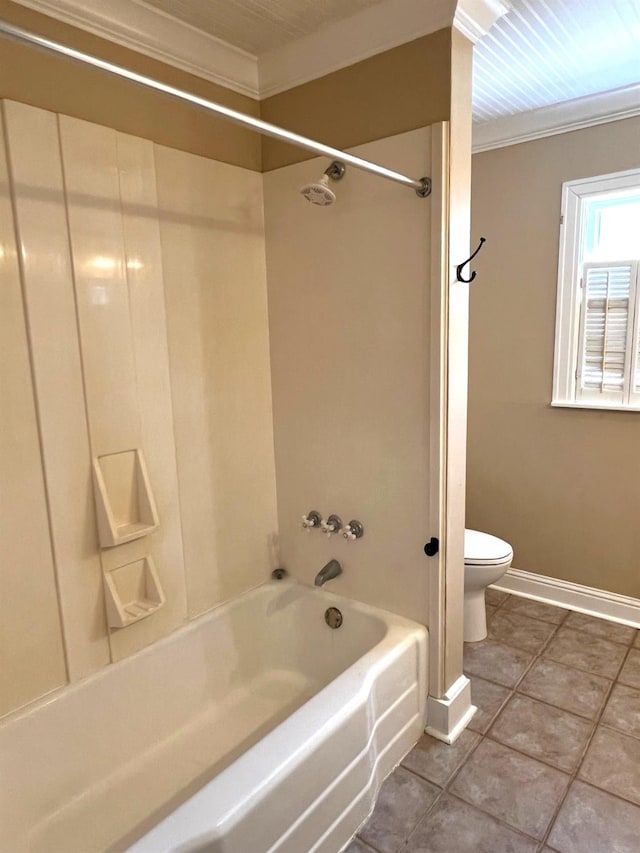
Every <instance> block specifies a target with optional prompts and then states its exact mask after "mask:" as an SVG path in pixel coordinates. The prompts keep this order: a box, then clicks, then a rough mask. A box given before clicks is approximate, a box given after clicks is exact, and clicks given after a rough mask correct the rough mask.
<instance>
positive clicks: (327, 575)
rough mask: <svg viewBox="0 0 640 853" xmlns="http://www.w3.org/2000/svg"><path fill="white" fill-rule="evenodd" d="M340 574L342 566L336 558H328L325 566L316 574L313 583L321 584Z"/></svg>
mask: <svg viewBox="0 0 640 853" xmlns="http://www.w3.org/2000/svg"><path fill="white" fill-rule="evenodd" d="M341 574H342V566H341V565H340V563H339V562H338V561H337V560H329V562H328V563H327V565H326V566H323V567H322V568H321V569H320V571H319V572H318V574H317V575H316V579H315V585H316V586H322V584H324V583H326V582H327V581H330V580H333V578H337V577H338V575H341Z"/></svg>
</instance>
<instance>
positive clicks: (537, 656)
mask: <svg viewBox="0 0 640 853" xmlns="http://www.w3.org/2000/svg"><path fill="white" fill-rule="evenodd" d="M516 597H517V596H516ZM510 598H511V595H510V596H508V597H507V598H505V599H504V600H503V601H502V602H501V603H500V604H499V605H496V606H495V607H496V610H495V611H494V614H493V615H495V613H496V612H497V611H498V610H500V609H501V608H503V607H504V605H505V604H506V602H507V601H508V600H509V599H510ZM549 606H554V605H549ZM559 609H564V608H559ZM507 612H513V613H514V615H516V614H517V611H508V610H507ZM570 612H571V611H570V610H567V612H566V613H565V614H564V616H563V618H562V619H561V620H560V622H558V623H551V622H545V620H544V619H536V617H533V616H528V615H527V614H517V615H519V616H522V617H524V618H526V619H534V620H535V621H537V622H542V623H544V624H546V625H550V626H552V627H553V630H552V631H551V633H550V634H549V636H548V637H547V639H546V640H545V641H544V643H543V644H542V645H541V646H540V648H539V649H538V650H537V651H536V652H531V651H530V650H527V649H521V648H519V647H518V646H513V645H511V644H510V643H504V642H502V640H496V639H493V638H491V639H492V641H493V642H495V643H499V644H500V645H503V646H506V647H508V648H510V649H513V650H514V651H518V652H523V653H525V654H530V655H532V659H531V661H530V663H529V664H528V665H527V666H526V667H525V669H524V670H523V672H522V674H521V675H520V677H519V678H518V679H517V680H516V682H515V684H514V685H513V686H508V685H505V684H500V683H499V682H497V681H494V680H492V679H491V678H487V677H486V676H484V675H478V676H475V677H477V678H481V679H483V680H484V681H487V682H489V683H490V684H494V685H496V686H498V687H501V688H502V689H503V690H507V691H508V695H507V697H506V698H505V700H504V701H503V702H502V704H501V705H500V707H499V709H498V710H497V711H496V713H495V714H494V716H493V718H492V719H491V721H490V723H489V725H488V726H487V729H486V731H485V732H484V733H481V732H476V731H473V729H468V731H469V732H470V733H471V734H473V735H474V736H476V737H477V738H478V740H477V743H475V744H474V745H473V746H472V747H471V749H469V751H468V752H467V753H466V755H465V756H464V757H463V758H462V760H461V761H460V763H459V764H458V766H457V767H456V768H455V769H454V770H453V772H452V773H451V774H450V776H449V777H448V778H447V780H446V782H445V783H444V784H439V783H437V782H433V781H432V780H431V779H427V778H425V777H424V776H421V775H420V774H419V773H417V772H416V771H414V770H412V769H411V768H409V767H406V766H405V765H403V764H401V765H400V766H402V768H403V770H405V771H406V772H408V773H410V774H411V775H412V776H414V777H415V778H416V779H419V780H420V781H422V782H426V783H428V784H429V785H433V786H434V787H436V788H438V789H439V791H438V794H437V795H436V797H435V799H434V800H433V802H432V803H431V804H430V805H429V807H428V808H427V809H426V811H425V812H424V813H423V814H422V815H421V817H420V818H419V820H418V821H417V823H416V824H415V826H414V827H413V828H412V829H411V831H410V832H409V834H408V835H407V836H406V838H405V839H404V840H403V841H402V843H401V846H400V847H399V848H398V849H399V851H406V849H407V845H408V843H409V841H410V840H411V838H412V837H413V836H414V834H415V833H416V832H417V830H418V828H419V826H420V825H421V824H422V823H423V822H424V821H425V820H426V819H427V818H428V816H429V815H430V814H431V812H432V811H433V810H434V809H435V808H436V806H437V805H438V803H439V802H440V800H441V799H442V797H443V796H445V794H446V795H448V796H450V797H453V798H455V799H457V800H459V801H460V802H461V803H464V804H465V805H467V806H469V807H470V808H474V809H476V810H477V811H479V812H480V813H481V814H484V815H486V816H488V817H490V818H491V819H492V820H494V821H496V822H497V823H499V824H501V825H502V826H504V827H506V828H508V829H509V830H511V831H512V832H516V833H518V834H519V835H521V836H522V837H524V838H527V839H530V840H532V841H533V842H535V843H536V844H537V845H538V847H537V853H541V851H542V850H543V848H544V847H545V845H548V838H549V836H550V834H551V832H552V830H553V827H554V825H555V822H556V820H557V817H558V815H559V813H560V810H561V809H562V807H563V805H564V803H565V801H566V798H567V796H568V794H569V791H570V790H571V787H572V785H573V783H574V781H575V780H576V779H577V778H578V773H579V772H580V769H581V767H582V764H583V762H584V759H585V757H586V754H587V752H588V750H589V747H590V746H591V743H592V741H593V738H594V736H595V733H596V731H597V729H598V726H599V725H601V720H602V716H603V715H604V712H605V709H606V707H607V703H608V701H609V699H610V697H611V693H612V691H613V689H614V687H615V685H616V684H618V683H621V682H619V681H618V679H619V677H620V673H621V671H622V669H623V667H624V665H625V664H626V662H627V660H628V658H629V656H630V653H631V651H632V650H634V649H636V650H638V647H636V646H634V640H635V638H636V636H637V635H635V634H634V635H633V637H632V639H631V642H630V643H629V644H622V643H617V641H615V640H609V642H613V643H616V645H623V646H626V649H627V651H626V654H625V655H624V657H623V659H622V661H621V663H620V664H619V666H618V668H617V671H616V675H615V677H614V678H613V679H612V678H609V677H607V676H603V675H600V674H599V673H593V672H591V671H590V670H583V669H580V668H579V667H576V666H571V665H568V664H566V663H563V662H562V661H554V660H553V659H552V658H546V660H549V661H551V662H552V663H556V664H558V665H560V666H565V667H567V668H568V669H571V670H573V671H574V672H577V673H580V674H584V675H597V676H598V677H599V678H603V679H604V680H605V681H607V682H609V684H608V685H607V690H606V692H605V695H604V698H603V700H602V703H601V705H600V709H599V710H598V711H597V712H596V714H595V715H594V717H593V718H592V719H589V718H588V717H583V716H581V715H580V714H576V713H574V712H572V711H567V710H566V709H564V708H559V707H558V706H557V705H553V704H552V703H551V702H547V701H545V700H544V699H538V698H537V697H534V696H528V694H526V693H524V692H521V691H520V690H519V688H520V686H521V684H522V682H523V681H524V679H525V678H526V677H527V675H528V674H529V672H530V670H531V669H532V667H533V666H535V664H536V663H537V662H538V661H539V660H541V659H542V656H543V654H544V652H545V650H546V649H547V647H548V646H549V644H550V643H551V642H552V640H553V639H554V638H555V636H556V635H557V633H558V630H559V629H560V628H561V627H562V626H563V624H564V623H565V622H566V620H567V618H568V616H569V614H570ZM491 618H492V617H491ZM572 630H576V631H577V632H578V633H581V634H587V635H588V636H591V637H594V636H595V635H593V634H589V632H588V631H582V630H580V629H572ZM596 638H597V639H608V638H606V637H602V638H600V637H596ZM625 686H628V687H631V685H625ZM631 689H634V688H631ZM515 695H521V696H524V697H526V698H528V699H530V700H531V701H534V702H538V703H539V704H542V705H546V706H547V707H550V708H554V709H555V710H556V711H560V712H562V713H566V714H569V715H570V716H573V717H575V718H576V719H578V720H580V721H582V722H584V723H587V724H590V725H591V730H590V732H589V734H588V737H587V738H586V740H585V744H584V746H583V748H582V750H581V752H580V754H579V757H578V759H577V761H576V764H575V767H574V769H573V770H572V771H567V770H565V769H562V768H560V767H557V766H556V765H554V764H550V763H549V762H548V761H545V760H544V759H542V758H539V757H538V756H534V755H530V754H529V753H526V752H522V751H521V750H520V749H518V748H516V747H513V746H511V745H508V744H504V743H502V742H501V741H498V740H496V739H495V738H493V737H492V736H491V734H490V732H491V730H492V728H493V726H494V725H495V723H496V721H497V720H498V718H499V717H500V716H501V715H502V713H503V711H504V710H505V708H506V706H507V705H508V703H509V702H510V701H511V700H512V699H513V697H514V696H515ZM605 727H606V728H607V729H610V730H611V731H615V732H617V733H618V734H622V735H626V734H627V733H625V732H619V730H618V729H612V728H611V727H609V726H605ZM628 736H629V737H634V735H628ZM486 738H489V740H490V741H491V742H492V743H497V744H499V745H500V746H502V747H503V748H505V749H510V750H512V751H513V752H516V753H518V754H519V755H522V756H523V757H525V758H528V759H530V760H533V761H537V762H539V763H540V764H543V765H545V766H546V767H549V768H551V769H553V770H555V771H556V772H558V773H562V774H563V775H564V776H565V777H567V780H568V781H567V787H566V789H565V792H564V794H563V796H562V797H561V798H560V800H559V802H558V805H557V807H556V808H555V810H554V811H553V814H552V816H551V818H550V820H549V825H548V827H547V829H546V832H545V834H544V835H543V838H542V839H539V838H535V837H534V836H532V835H529V834H528V833H526V832H524V831H523V830H522V829H520V828H519V827H516V826H514V825H512V824H510V823H508V822H507V821H505V820H504V819H502V818H500V817H497V816H496V815H494V814H491V812H489V811H486V810H485V809H484V808H483V807H481V806H479V805H477V804H475V803H470V802H467V801H466V800H464V799H463V798H462V797H461V796H459V795H458V794H455V793H453V792H452V791H451V787H452V785H453V784H454V783H455V781H456V780H457V778H458V776H459V775H460V773H461V772H462V770H463V768H464V767H465V766H466V765H467V763H468V762H469V761H470V760H471V758H472V756H473V755H474V753H475V752H476V750H477V749H478V748H479V747H480V745H481V744H482V743H483V741H484V740H485V739H486ZM580 781H581V782H584V784H586V785H589V786H590V787H592V788H594V789H595V790H597V791H602V792H604V793H605V794H608V795H609V796H612V797H615V798H616V799H619V800H621V801H623V802H627V803H630V804H631V805H635V806H636V807H637V806H638V804H637V803H633V802H632V801H631V800H626V799H625V798H624V797H621V796H619V795H617V794H613V793H611V792H610V791H606V790H605V789H604V788H599V787H598V786H597V785H595V784H594V783H593V782H589V781H588V780H586V779H581V780H580ZM356 837H357V838H358V840H359V841H361V842H362V844H364V845H365V847H366V848H367V849H370V850H372V851H373V853H381V851H380V850H379V849H378V848H377V847H375V846H374V845H373V844H371V842H368V841H365V839H364V838H362V836H360V835H359V834H358V835H357V836H356Z"/></svg>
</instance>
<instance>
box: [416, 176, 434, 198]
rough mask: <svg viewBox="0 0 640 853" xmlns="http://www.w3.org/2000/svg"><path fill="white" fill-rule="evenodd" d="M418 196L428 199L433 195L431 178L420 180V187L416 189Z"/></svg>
mask: <svg viewBox="0 0 640 853" xmlns="http://www.w3.org/2000/svg"><path fill="white" fill-rule="evenodd" d="M416 195H417V196H419V197H420V198H427V196H430V195H431V178H420V186H419V187H416Z"/></svg>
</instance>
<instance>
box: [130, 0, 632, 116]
mask: <svg viewBox="0 0 640 853" xmlns="http://www.w3.org/2000/svg"><path fill="white" fill-rule="evenodd" d="M422 2H423V3H430V4H433V5H436V2H437V0H422ZM134 3H137V4H138V5H144V6H147V7H149V8H152V9H155V10H156V11H160V12H161V13H163V14H164V15H169V16H171V17H173V18H177V19H179V20H180V21H182V22H184V23H186V24H188V25H189V26H191V27H194V28H196V29H198V30H200V31H201V32H204V33H207V34H208V35H211V36H215V37H216V38H218V39H221V40H222V41H224V42H227V43H228V44H231V45H234V46H235V47H238V48H241V49H242V50H244V51H247V52H248V53H250V54H252V55H253V56H257V57H258V58H259V59H260V58H261V57H264V55H265V54H269V53H270V52H273V51H278V50H280V49H282V48H284V47H285V46H290V45H292V43H294V42H296V40H298V39H301V38H304V37H308V36H311V35H313V34H315V33H317V35H318V36H321V33H319V32H318V31H319V30H321V29H322V27H325V26H327V25H329V24H332V23H336V22H338V21H342V20H344V19H346V18H349V17H351V16H353V15H357V14H358V13H360V12H364V11H365V10H367V9H369V8H370V7H373V6H377V5H378V4H380V3H387V5H388V7H389V15H390V16H392V15H393V14H394V12H397V11H398V10H399V9H400V7H399V6H398V4H397V3H396V4H394V3H393V0H322V2H320V0H134ZM510 5H511V10H510V11H509V12H508V13H507V14H506V15H504V16H503V17H502V18H499V19H498V21H497V23H496V24H495V25H494V27H493V28H492V29H491V30H490V32H489V34H488V35H487V36H485V38H483V39H482V40H481V41H480V42H479V43H478V44H477V45H476V48H475V64H474V92H473V106H474V120H475V122H476V123H484V122H488V121H491V120H492V119H497V118H504V117H507V116H513V115H516V114H518V113H524V112H527V111H530V110H534V109H537V108H540V107H546V106H549V105H551V104H557V103H560V102H563V101H568V100H572V99H575V98H580V97H583V96H586V95H592V94H594V93H597V92H603V91H609V90H612V89H618V88H620V87H624V86H629V85H631V84H638V83H640V0H510ZM354 20H355V19H354ZM334 32H335V31H334ZM331 50H332V39H331V38H329V37H327V45H326V52H327V54H328V55H329V56H330V54H331Z"/></svg>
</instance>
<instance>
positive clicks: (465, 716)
mask: <svg viewBox="0 0 640 853" xmlns="http://www.w3.org/2000/svg"><path fill="white" fill-rule="evenodd" d="M477 710H478V709H477V708H476V706H475V705H472V704H471V682H470V681H469V679H468V678H467V676H466V675H461V676H460V678H458V679H457V681H455V682H454V683H453V684H452V685H451V687H450V688H449V690H447V692H446V693H445V695H444V698H443V699H438V698H437V697H436V696H429V697H427V727H426V728H425V732H426V733H427V734H428V735H432V737H435V738H437V739H438V740H442V741H444V742H445V743H448V744H452V743H454V741H456V740H457V739H458V738H459V737H460V735H461V734H462V732H463V731H464V730H465V729H466V727H467V726H468V724H469V722H470V720H471V718H472V717H473V715H474V714H475V712H476V711H477Z"/></svg>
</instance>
